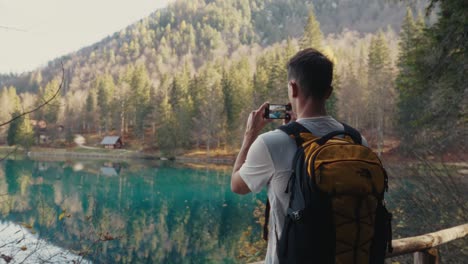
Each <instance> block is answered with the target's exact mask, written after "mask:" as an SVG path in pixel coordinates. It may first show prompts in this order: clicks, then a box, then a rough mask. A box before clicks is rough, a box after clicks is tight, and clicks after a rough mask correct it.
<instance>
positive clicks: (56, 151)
mask: <svg viewBox="0 0 468 264" xmlns="http://www.w3.org/2000/svg"><path fill="white" fill-rule="evenodd" d="M25 157H28V158H30V159H33V160H50V161H60V160H70V159H78V160H80V159H86V160H88V159H98V160H132V159H141V160H163V161H166V160H171V161H179V162H183V163H193V164H207V163H210V164H219V165H232V164H233V163H234V160H235V154H233V153H226V152H223V153H221V154H220V153H219V151H218V152H216V151H214V152H212V153H206V152H204V151H190V152H185V153H182V154H180V155H175V156H165V155H161V154H160V153H159V152H158V153H156V152H141V151H137V150H126V149H101V148H82V147H74V148H38V147H34V148H32V149H30V150H29V151H26V150H24V149H20V148H18V149H16V148H14V147H5V146H1V147H0V159H2V158H9V159H23V158H25Z"/></svg>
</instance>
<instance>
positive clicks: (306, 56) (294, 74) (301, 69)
mask: <svg viewBox="0 0 468 264" xmlns="http://www.w3.org/2000/svg"><path fill="white" fill-rule="evenodd" d="M332 78H333V63H332V62H331V61H330V60H329V59H328V58H327V57H325V56H324V55H323V54H322V53H320V52H319V51H317V50H316V49H312V48H308V49H304V50H301V51H299V52H298V53H297V54H296V55H294V57H292V58H291V59H290V60H289V63H288V82H289V83H290V84H291V83H293V84H294V83H295V85H297V86H298V88H299V89H300V90H301V94H302V95H303V96H304V97H305V98H310V97H311V98H312V99H314V100H317V101H325V99H327V98H328V97H329V96H330V93H331V91H332V87H331V82H332Z"/></svg>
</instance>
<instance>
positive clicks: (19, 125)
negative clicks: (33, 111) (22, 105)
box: [7, 109, 34, 149]
mask: <svg viewBox="0 0 468 264" xmlns="http://www.w3.org/2000/svg"><path fill="white" fill-rule="evenodd" d="M19 115H21V111H19V110H18V109H17V110H15V112H13V114H12V115H11V117H12V118H14V117H16V116H19ZM7 143H8V145H10V146H12V145H20V146H22V147H24V148H26V149H29V147H31V146H32V144H33V143H34V132H33V129H32V126H31V120H30V119H29V115H24V116H22V117H20V118H17V119H16V120H14V121H13V122H11V123H10V127H9V129H8V135H7Z"/></svg>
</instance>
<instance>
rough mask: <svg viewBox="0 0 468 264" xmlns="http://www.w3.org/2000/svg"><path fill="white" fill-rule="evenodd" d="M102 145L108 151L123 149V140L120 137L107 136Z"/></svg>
mask: <svg viewBox="0 0 468 264" xmlns="http://www.w3.org/2000/svg"><path fill="white" fill-rule="evenodd" d="M101 145H103V146H104V148H107V149H119V148H122V146H123V142H122V138H121V137H119V136H106V137H104V139H102V141H101Z"/></svg>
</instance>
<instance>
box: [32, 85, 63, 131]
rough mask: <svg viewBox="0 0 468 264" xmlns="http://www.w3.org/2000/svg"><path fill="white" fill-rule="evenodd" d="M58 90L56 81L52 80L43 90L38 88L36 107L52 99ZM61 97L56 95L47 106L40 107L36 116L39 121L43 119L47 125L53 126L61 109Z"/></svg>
mask: <svg viewBox="0 0 468 264" xmlns="http://www.w3.org/2000/svg"><path fill="white" fill-rule="evenodd" d="M58 89H59V83H58V81H57V80H52V81H50V82H49V83H47V84H46V86H45V87H44V88H39V95H38V99H37V105H41V104H43V103H44V102H45V101H48V100H50V99H51V98H53V97H54V95H55V94H56V93H57V91H58ZM60 103H61V96H60V93H58V94H57V95H56V96H55V98H54V100H52V101H50V102H49V103H48V104H47V105H45V106H44V107H42V108H41V109H40V110H39V111H38V112H37V114H38V115H39V119H43V120H45V121H46V122H47V124H48V125H49V124H50V125H54V124H55V123H56V122H57V120H58V115H59V112H60V107H61V104H60Z"/></svg>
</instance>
